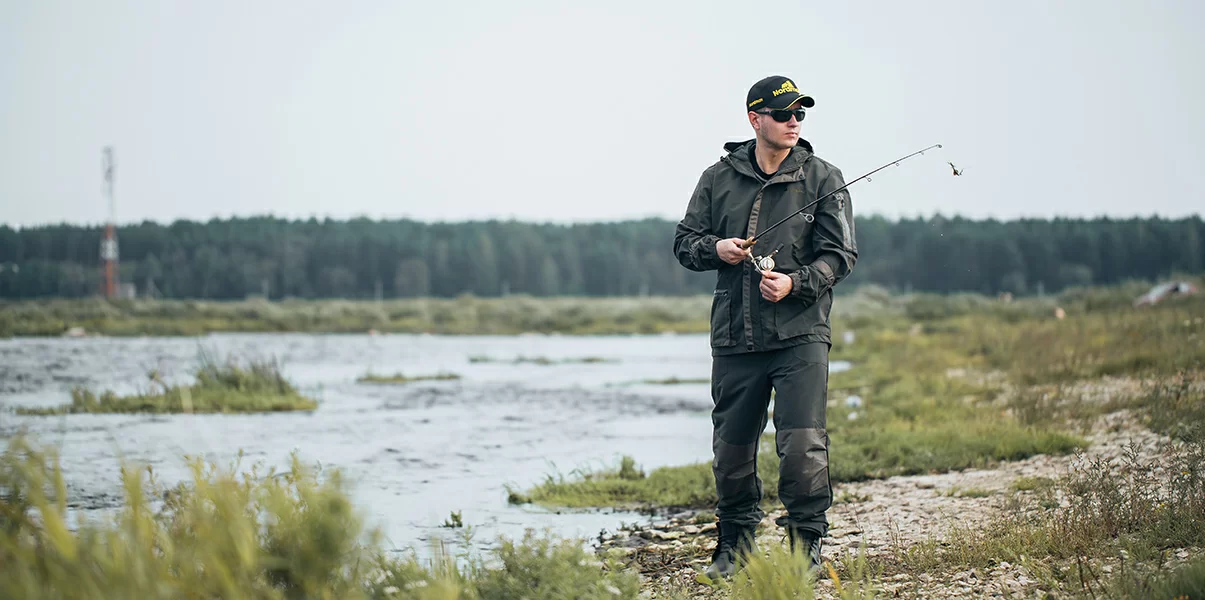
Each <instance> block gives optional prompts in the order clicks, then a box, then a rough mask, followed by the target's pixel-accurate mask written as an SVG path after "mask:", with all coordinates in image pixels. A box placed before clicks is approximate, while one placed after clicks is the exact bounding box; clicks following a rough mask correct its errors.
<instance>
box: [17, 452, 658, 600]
mask: <svg viewBox="0 0 1205 600" xmlns="http://www.w3.org/2000/svg"><path fill="white" fill-rule="evenodd" d="M190 464H191V467H192V480H191V481H189V482H186V483H182V484H180V485H178V486H175V487H171V488H168V487H165V486H162V485H160V484H159V483H157V482H156V480H155V478H154V476H153V472H152V471H151V470H150V469H149V468H147V469H139V468H134V467H132V466H127V467H126V468H124V469H123V472H122V479H123V483H124V491H125V502H124V504H123V505H122V506H121V507H120V509H119V510H117V511H116V512H115V513H114V514H112V515H110V516H108V517H104V518H98V519H94V520H89V521H81V522H78V523H76V522H72V520H71V519H70V517H69V515H68V512H69V511H68V508H67V507H68V500H69V499H68V497H67V492H66V485H65V483H64V481H63V477H62V473H61V472H60V470H59V465H58V460H57V458H56V457H55V455H54V454H53V452H51V451H48V450H45V449H43V448H40V447H39V446H38V445H37V444H36V443H35V442H33V441H32V440H29V439H27V438H24V437H16V438H13V439H11V440H9V443H8V447H7V449H6V450H5V452H4V453H3V455H0V598H6V599H8V598H11V599H14V600H17V599H25V598H60V599H81V600H83V599H87V600H92V599H95V598H138V599H159V598H163V599H168V598H196V599H202V598H204V599H209V598H225V599H230V600H239V599H303V598H304V599H311V598H317V599H336V598H349V599H357V598H374V599H375V598H414V599H420V598H421V599H454V598H464V599H472V598H482V599H499V600H501V599H512V598H513V599H518V598H531V599H541V600H553V599H560V598H569V597H573V598H586V599H602V598H635V597H637V593H638V591H639V589H638V586H639V584H638V582H637V579H636V577H635V576H634V575H632V574H627V573H621V572H617V571H615V570H614V569H610V568H607V566H606V565H603V564H602V563H600V562H598V560H597V559H596V558H595V557H594V556H593V555H592V554H590V553H589V552H588V551H586V550H585V549H584V547H583V545H582V544H581V543H580V542H579V541H576V540H558V539H555V538H553V537H551V536H547V535H545V536H537V535H535V534H531V533H529V534H528V535H527V536H526V537H525V538H524V539H523V540H520V541H505V540H504V541H503V542H502V543H501V544H500V545H499V546H498V548H497V549H496V550H495V551H494V552H493V553H492V554H491V555H490V556H488V557H470V556H461V557H459V560H458V558H457V557H452V556H449V555H447V554H446V553H445V552H443V551H441V550H440V548H439V547H436V548H434V551H433V556H432V557H431V558H430V559H427V560H420V559H418V558H417V556H416V554H414V553H409V554H406V555H401V556H398V555H395V554H391V553H389V552H387V551H386V550H385V547H384V544H383V540H382V536H381V534H380V533H379V531H377V530H369V529H366V528H365V526H364V523H363V521H362V518H361V517H360V515H359V514H358V512H357V511H356V510H355V509H354V508H353V506H352V503H351V501H350V500H349V498H348V496H347V485H346V483H345V482H344V480H343V478H342V477H341V476H340V474H339V472H337V471H335V472H331V473H328V474H325V476H323V477H320V476H319V475H320V474H319V473H315V472H314V471H312V470H310V469H308V468H306V467H305V466H304V465H302V464H301V463H300V462H299V461H298V460H297V458H296V456H294V459H293V461H292V466H291V468H290V469H289V470H287V471H284V472H275V471H267V472H260V470H259V469H258V468H255V467H253V468H250V469H247V470H240V469H239V468H238V466H237V465H235V466H232V467H231V468H228V469H222V468H219V467H218V466H216V465H214V464H211V463H203V462H201V461H198V460H192V461H191V462H190Z"/></svg>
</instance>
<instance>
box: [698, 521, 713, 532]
mask: <svg viewBox="0 0 1205 600" xmlns="http://www.w3.org/2000/svg"><path fill="white" fill-rule="evenodd" d="M708 531H715V523H706V524H704V525H703V526H702V527H700V528H699V533H707V532H708Z"/></svg>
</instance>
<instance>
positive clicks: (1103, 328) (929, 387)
mask: <svg viewBox="0 0 1205 600" xmlns="http://www.w3.org/2000/svg"><path fill="white" fill-rule="evenodd" d="M1113 293H1114V295H1118V294H1125V293H1128V292H1118V291H1116V290H1114V291H1113ZM1105 298H1106V296H1104V295H1102V294H1100V293H1099V292H1086V291H1081V290H1075V291H1072V292H1069V293H1068V294H1067V296H1066V297H1064V298H1062V300H1066V301H1067V302H1066V304H1067V308H1066V310H1067V311H1068V315H1069V316H1067V317H1066V318H1065V319H1056V318H1054V317H1053V315H1052V312H1051V311H1050V310H1048V309H1049V307H1052V306H1053V305H1054V302H1057V301H1059V299H1046V300H1034V301H1027V302H1002V301H999V300H987V299H981V298H979V299H976V298H975V297H969V296H967V297H946V298H943V297H920V298H891V297H889V296H885V295H877V294H876V293H874V292H873V291H870V292H868V293H866V294H859V295H858V296H855V297H853V298H852V300H853V301H852V302H851V304H852V305H853V306H852V310H851V312H852V313H853V314H852V315H851V316H849V317H848V318H847V320H846V321H844V322H842V323H838V332H837V334H836V335H835V336H834V337H835V339H837V340H840V339H841V331H842V330H844V329H850V330H855V331H856V333H857V336H856V342H855V343H853V344H849V345H846V344H842V343H840V342H838V343H837V344H836V345H834V347H833V352H832V357H833V359H837V360H840V359H843V360H849V361H851V362H853V363H854V364H855V367H854V368H853V369H850V370H848V371H842V372H838V373H834V374H833V375H832V376H831V378H830V387H829V393H830V399H832V400H834V401H835V404H836V406H830V409H829V413H828V431H829V436H830V439H831V440H832V442H831V451H830V463H829V469H830V476H831V478H832V480H833V481H835V482H840V481H858V480H863V479H871V478H881V477H888V476H892V475H907V474H919V473H928V472H941V471H948V470H957V469H963V468H968V467H983V466H988V465H990V464H992V463H995V462H999V461H1008V460H1018V459H1022V458H1025V457H1028V456H1033V455H1035V454H1067V453H1070V452H1073V451H1075V450H1076V449H1078V448H1082V447H1084V445H1085V444H1086V442H1085V441H1084V440H1083V439H1081V438H1079V437H1078V436H1076V435H1073V434H1072V433H1068V430H1069V429H1075V428H1077V427H1079V426H1081V425H1082V424H1083V423H1084V422H1085V420H1086V419H1088V418H1091V417H1094V416H1096V415H1099V414H1101V412H1103V411H1104V410H1106V409H1110V408H1115V407H1117V406H1115V404H1116V401H1113V402H1114V404H1110V403H1107V402H1100V401H1094V400H1091V399H1085V398H1084V397H1083V396H1084V392H1080V391H1076V388H1075V387H1074V386H1073V385H1072V384H1073V383H1075V382H1076V381H1078V380H1079V378H1081V377H1086V378H1089V379H1092V378H1097V377H1099V376H1100V375H1102V374H1106V373H1112V374H1115V375H1122V374H1124V375H1127V376H1132V377H1155V378H1163V379H1158V380H1159V381H1164V382H1165V383H1162V384H1155V385H1153V386H1151V387H1150V389H1149V393H1147V394H1145V395H1140V396H1139V397H1138V398H1135V399H1132V400H1129V401H1127V402H1126V404H1125V406H1126V407H1130V408H1134V409H1136V410H1138V411H1139V413H1140V414H1143V415H1146V418H1147V419H1148V420H1150V421H1151V423H1152V426H1156V427H1164V428H1166V430H1168V431H1171V430H1178V429H1193V428H1195V427H1199V425H1198V424H1201V423H1203V422H1205V419H1202V417H1201V411H1202V410H1205V409H1203V408H1202V406H1203V405H1205V402H1202V399H1203V398H1205V383H1203V381H1205V380H1203V379H1202V376H1201V373H1202V370H1201V369H1200V368H1191V369H1187V370H1185V369H1186V368H1187V367H1188V366H1189V365H1193V364H1205V320H1202V319H1201V318H1200V317H1199V315H1201V314H1205V295H1197V296H1191V297H1186V298H1175V299H1170V300H1167V301H1165V302H1163V303H1161V304H1160V305H1158V306H1156V307H1152V308H1147V309H1142V310H1135V309H1133V308H1132V307H1130V305H1129V303H1128V302H1124V303H1116V302H1108V301H1106V300H1105ZM922 307H923V311H922V310H921V308H922ZM910 312H911V313H914V314H915V315H921V314H922V313H923V317H919V316H913V317H909V316H907V315H908V314H909V313H910ZM1051 332H1054V333H1051ZM1056 334H1057V335H1056ZM1064 338H1065V339H1064ZM1067 340H1070V341H1067ZM1038 346H1041V347H1040V348H1039V347H1038ZM1081 348H1082V349H1081ZM1035 356H1038V357H1040V358H1035ZM1194 359H1196V360H1198V361H1199V362H1197V363H1193V362H1192V361H1193V360H1194ZM1120 365H1124V366H1125V367H1124V368H1122V367H1121V366H1120ZM1102 367H1104V368H1102ZM851 393H856V394H857V395H859V396H860V398H861V399H862V404H863V405H862V406H861V407H859V408H850V407H846V406H845V403H844V402H842V400H843V399H844V397H845V396H846V395H848V394H851ZM1102 405H1103V406H1102ZM855 414H856V418H853V419H851V418H850V417H851V416H854V415H855ZM1160 424H1161V425H1160ZM1185 435H1187V434H1185ZM773 444H774V442H773V438H772V437H771V436H766V437H765V438H763V440H762V444H761V448H760V452H759V456H758V473H759V474H760V476H761V477H762V480H763V482H764V484H765V494H766V500H767V501H768V502H774V501H775V500H776V499H777V483H778V472H777V471H778V457H777V455H776V453H775V452H774V448H773ZM617 473H618V472H617V471H613V470H603V471H599V472H584V471H579V472H575V473H572V474H571V475H570V476H569V477H564V476H560V475H557V476H549V477H548V478H547V479H546V480H545V481H544V482H543V483H542V484H540V485H538V486H536V487H535V488H534V489H532V490H529V491H526V492H523V493H517V492H516V493H513V494H512V501H515V502H523V501H532V502H538V503H541V504H545V505H560V506H570V507H586V506H644V507H652V508H655V507H682V506H687V507H707V506H711V505H712V504H713V503H714V502H715V492H714V482H713V480H712V479H711V473H710V467H709V465H708V464H706V463H700V464H696V465H687V466H681V467H666V468H661V469H656V470H654V471H652V472H651V473H649V474H648V475H647V477H643V478H639V479H635V480H633V479H624V478H621V477H619V476H618V474H617Z"/></svg>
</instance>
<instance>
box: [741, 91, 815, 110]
mask: <svg viewBox="0 0 1205 600" xmlns="http://www.w3.org/2000/svg"><path fill="white" fill-rule="evenodd" d="M779 99H785V100H787V103H786V104H780V103H779V102H770V103H767V104H768V106H767V107H766V108H775V109H779V110H781V109H784V108H788V107H790V106H791V105H792V104H795V103H796V102H798V103H799V105H800V106H802V107H804V108H811V107H813V106H816V100H815V99H813V98H812V97H811V96H808V95H807V94H800V93H797V92H791V93H790V94H783V95H782V96H780V97H779V98H775V100H779ZM750 110H752V109H750Z"/></svg>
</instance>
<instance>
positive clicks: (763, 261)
mask: <svg viewBox="0 0 1205 600" xmlns="http://www.w3.org/2000/svg"><path fill="white" fill-rule="evenodd" d="M779 250H782V244H779V245H778V247H777V248H775V249H774V251H773V252H771V253H769V254H767V255H765V256H750V257H749V262H752V263H753V268H755V269H757V270H758V271H763V272H764V271H773V270H774V255H775V254H778V251H779Z"/></svg>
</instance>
